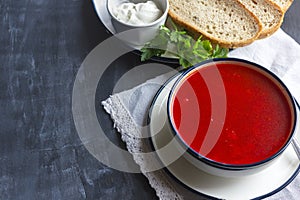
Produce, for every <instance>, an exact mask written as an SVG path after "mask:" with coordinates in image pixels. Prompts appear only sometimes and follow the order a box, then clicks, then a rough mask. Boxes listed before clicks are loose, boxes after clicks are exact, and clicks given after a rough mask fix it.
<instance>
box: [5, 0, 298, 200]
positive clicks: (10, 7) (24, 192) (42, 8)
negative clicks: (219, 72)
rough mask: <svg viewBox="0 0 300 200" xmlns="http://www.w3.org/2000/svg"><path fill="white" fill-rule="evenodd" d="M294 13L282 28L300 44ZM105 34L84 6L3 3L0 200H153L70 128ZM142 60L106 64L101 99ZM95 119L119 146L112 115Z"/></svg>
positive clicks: (142, 183) (143, 185)
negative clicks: (78, 89)
mask: <svg viewBox="0 0 300 200" xmlns="http://www.w3.org/2000/svg"><path fill="white" fill-rule="evenodd" d="M299 10H300V2H299V1H298V0H295V2H294V4H293V6H292V7H291V8H290V10H289V11H288V12H287V14H286V17H285V21H284V24H283V26H282V28H283V29H284V30H285V31H286V32H288V33H289V34H290V35H291V36H292V37H293V38H295V40H296V41H298V42H300V14H299ZM109 36H110V34H109V33H107V31H106V30H105V28H104V26H103V25H102V24H101V22H100V21H99V20H98V18H97V16H96V14H95V11H94V8H93V5H92V2H91V1H88V0H81V1H80V0H49V1H46V0H22V1H16V0H15V1H11V0H0V113H1V117H0V199H55V200H57V199H128V200H129V199H144V200H146V199H156V198H157V197H156V196H155V192H154V190H153V189H152V188H151V187H150V186H149V185H148V181H147V179H146V178H144V177H143V176H142V175H140V174H129V173H122V172H119V171H116V170H113V169H110V168H108V167H106V166H104V165H102V164H101V163H100V162H99V161H97V160H96V159H95V158H94V157H93V156H91V155H90V154H89V153H88V151H87V150H86V149H85V147H84V146H83V145H82V143H81V141H80V140H79V137H78V135H77V133H76V130H75V126H74V123H73V119H72V111H71V101H72V99H71V97H72V87H73V82H74V80H75V76H76V73H77V70H78V69H79V67H80V65H81V63H82V61H83V60H84V58H85V57H86V56H87V55H88V53H89V52H90V51H91V50H92V49H93V48H94V47H95V46H96V45H97V44H99V43H100V42H101V41H103V40H105V39H106V38H108V37H109ZM278 45H280V44H278ZM274 48H276V47H275V46H274ZM139 59H140V58H139V56H138V55H135V54H132V53H129V54H127V55H125V56H122V57H121V58H119V59H118V60H117V61H116V62H114V63H113V64H112V65H111V66H110V68H109V70H108V71H107V76H106V77H107V78H104V79H103V80H102V83H101V82H100V83H99V85H101V88H100V89H101V91H97V94H98V96H97V97H98V98H99V101H100V100H103V99H105V98H106V97H108V96H109V94H110V93H111V92H112V88H113V86H114V83H116V81H117V80H118V79H119V77H120V76H121V75H122V74H124V73H125V72H126V71H127V70H129V69H131V68H132V67H133V66H136V65H137V64H140V62H139ZM120 63H121V64H122V65H121V66H122V67H120ZM299 67H300V66H299ZM97 115H98V117H99V122H100V123H101V124H102V125H103V127H104V130H105V132H106V134H107V135H109V137H110V139H111V140H113V141H114V143H117V144H119V145H121V146H124V144H123V143H122V142H121V141H120V139H119V137H118V136H119V135H118V134H117V133H116V131H115V130H114V129H113V124H112V122H111V121H110V119H109V116H108V115H107V114H106V113H105V112H104V111H103V110H101V109H99V110H98V113H97Z"/></svg>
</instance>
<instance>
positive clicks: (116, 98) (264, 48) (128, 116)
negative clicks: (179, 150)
mask: <svg viewBox="0 0 300 200" xmlns="http://www.w3.org/2000/svg"><path fill="white" fill-rule="evenodd" d="M229 57H236V58H242V59H246V60H249V61H252V62H255V63H258V64H261V65H262V66H265V67H266V68H268V69H270V70H271V71H273V72H274V73H275V74H277V75H278V76H279V77H280V78H281V79H282V80H283V81H284V82H285V84H286V85H287V86H288V87H289V89H290V90H291V92H292V94H293V95H294V96H295V98H296V99H297V100H298V101H299V102H300V45H299V44H298V43H297V42H295V41H294V40H293V39H292V38H291V37H290V36H288V35H287V34H286V33H285V32H284V31H283V30H281V29H279V30H278V31H277V32H276V33H275V34H273V35H272V36H271V37H269V38H266V39H263V40H258V41H256V42H254V43H253V44H251V45H249V46H246V47H242V48H238V49H235V50H233V51H231V52H230V54H229ZM170 75H171V73H169V74H163V75H161V76H158V77H156V78H154V79H151V80H148V81H146V82H145V83H143V84H141V85H139V86H136V87H134V88H132V89H130V90H127V91H123V92H120V93H117V94H114V95H112V96H110V97H109V98H108V99H107V100H105V101H103V102H102V105H103V106H104V108H105V110H106V111H107V112H108V113H109V114H110V115H111V118H112V120H113V121H114V126H115V128H116V129H117V130H118V132H120V134H121V138H122V140H123V141H124V142H125V143H126V145H127V149H128V151H129V152H131V153H139V152H146V151H149V150H151V148H150V147H149V144H148V143H147V142H145V140H143V139H141V135H140V134H141V130H140V129H141V127H142V125H143V124H144V123H145V120H146V119H147V117H148V115H147V114H148V112H147V111H148V109H149V106H150V104H151V101H152V99H153V97H154V95H155V93H156V92H157V90H158V89H159V87H160V86H161V85H162V84H163V83H164V82H165V81H166V80H167V79H168V78H169V77H170ZM133 158H134V160H135V162H136V163H137V164H138V165H140V168H141V172H142V173H143V174H144V175H145V176H146V177H147V178H148V180H149V183H150V185H151V186H152V187H153V188H154V189H155V190H156V193H157V196H158V197H159V198H160V199H203V198H204V197H202V196H200V195H198V194H195V193H193V192H191V191H190V190H188V189H187V188H186V187H183V186H182V185H180V184H178V182H176V181H174V180H173V179H172V178H171V177H170V176H169V174H166V172H165V171H164V170H158V171H154V172H149V169H151V167H152V166H151V165H153V161H152V160H151V161H149V160H147V159H149V158H146V157H143V155H142V154H134V155H133ZM299 186H300V175H299V176H298V177H296V178H295V179H294V181H293V182H292V183H290V184H289V185H288V186H287V187H286V188H284V189H283V190H281V191H280V192H278V193H276V194H274V195H272V196H271V197H268V199H278V200H279V199H280V200H282V199H288V200H292V199H299V197H300V187H299ZM249 189H251V188H249Z"/></svg>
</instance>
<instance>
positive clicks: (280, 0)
mask: <svg viewBox="0 0 300 200" xmlns="http://www.w3.org/2000/svg"><path fill="white" fill-rule="evenodd" d="M271 1H272V2H273V3H275V4H277V5H278V6H279V7H280V8H281V9H282V11H283V12H285V11H287V9H289V7H290V6H291V5H292V3H293V0H271Z"/></svg>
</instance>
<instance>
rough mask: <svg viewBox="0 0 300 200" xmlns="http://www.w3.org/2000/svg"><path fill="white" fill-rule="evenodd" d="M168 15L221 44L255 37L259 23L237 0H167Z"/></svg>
mask: <svg viewBox="0 0 300 200" xmlns="http://www.w3.org/2000/svg"><path fill="white" fill-rule="evenodd" d="M169 4H170V9H169V16H170V17H171V18H172V20H173V21H174V22H175V23H177V24H179V25H180V26H182V27H184V28H185V29H186V30H188V31H190V32H192V33H194V34H196V35H203V36H204V37H205V38H207V39H209V40H211V41H212V42H213V43H218V44H220V45H221V46H223V47H227V48H236V47H241V46H245V45H247V44H250V43H252V42H253V41H254V40H256V39H257V38H258V37H259V35H260V32H261V30H262V24H261V23H260V21H259V20H258V18H257V17H255V15H254V14H253V13H252V12H250V11H249V10H248V9H246V8H245V6H244V5H242V4H241V3H240V2H239V1H238V0H169Z"/></svg>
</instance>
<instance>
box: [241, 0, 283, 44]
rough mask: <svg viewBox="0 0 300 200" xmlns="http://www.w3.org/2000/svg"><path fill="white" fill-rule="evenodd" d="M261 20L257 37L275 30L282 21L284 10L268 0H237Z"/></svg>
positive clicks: (264, 35) (267, 34) (262, 36)
mask: <svg viewBox="0 0 300 200" xmlns="http://www.w3.org/2000/svg"><path fill="white" fill-rule="evenodd" d="M239 1H240V2H241V3H242V4H244V5H245V7H246V8H247V9H249V10H250V11H251V12H253V13H254V15H255V16H257V18H258V19H259V20H260V21H261V23H262V25H263V29H262V31H261V33H260V36H259V38H265V37H268V36H269V35H271V34H273V33H274V32H275V31H277V30H278V29H279V28H280V26H281V24H282V21H283V17H284V12H283V11H282V10H281V8H280V7H279V6H278V5H276V4H274V3H273V2H271V1H269V0H239Z"/></svg>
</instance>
